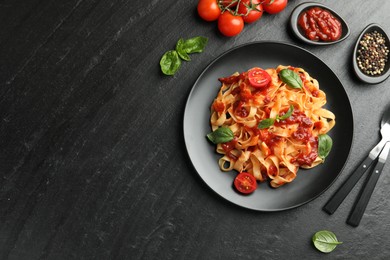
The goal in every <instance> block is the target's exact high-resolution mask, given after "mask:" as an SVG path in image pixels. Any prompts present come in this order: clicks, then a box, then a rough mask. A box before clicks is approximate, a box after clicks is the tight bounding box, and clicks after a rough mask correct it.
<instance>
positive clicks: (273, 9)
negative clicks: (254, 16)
mask: <svg viewBox="0 0 390 260" xmlns="http://www.w3.org/2000/svg"><path fill="white" fill-rule="evenodd" d="M287 2H288V0H274V1H272V0H265V1H264V3H263V8H264V11H266V12H267V13H269V14H277V13H280V12H281V11H283V10H284V8H286V6H287Z"/></svg>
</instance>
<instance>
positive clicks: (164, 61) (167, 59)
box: [160, 51, 181, 75]
mask: <svg viewBox="0 0 390 260" xmlns="http://www.w3.org/2000/svg"><path fill="white" fill-rule="evenodd" d="M180 65H181V60H180V58H179V56H178V54H177V52H176V51H167V52H166V53H165V54H164V55H163V56H162V57H161V60H160V67H161V71H162V72H163V73H164V74H165V75H173V74H175V73H176V71H177V70H178V69H179V68H180Z"/></svg>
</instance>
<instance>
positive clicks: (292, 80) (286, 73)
mask: <svg viewBox="0 0 390 260" xmlns="http://www.w3.org/2000/svg"><path fill="white" fill-rule="evenodd" d="M279 77H280V79H281V80H282V81H283V82H284V83H286V84H287V85H288V86H290V87H292V88H296V89H298V88H299V89H301V88H302V86H303V83H302V79H301V77H299V75H298V74H297V73H295V72H294V71H292V70H289V69H282V70H281V71H280V72H279Z"/></svg>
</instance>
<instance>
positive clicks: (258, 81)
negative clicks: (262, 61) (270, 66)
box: [248, 68, 271, 88]
mask: <svg viewBox="0 0 390 260" xmlns="http://www.w3.org/2000/svg"><path fill="white" fill-rule="evenodd" d="M248 80H249V83H250V84H251V86H252V87H255V88H264V87H267V86H268V85H269V83H270V82H271V76H270V75H269V74H268V72H267V71H265V70H263V69H261V68H253V69H251V70H250V71H249V72H248Z"/></svg>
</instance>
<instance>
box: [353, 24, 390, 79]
mask: <svg viewBox="0 0 390 260" xmlns="http://www.w3.org/2000/svg"><path fill="white" fill-rule="evenodd" d="M374 31H377V32H379V33H381V34H382V35H383V36H384V37H385V39H386V46H387V48H388V49H390V41H389V37H388V36H387V34H386V32H385V31H384V30H383V29H382V27H381V26H380V25H379V24H375V23H372V24H369V25H368V26H367V27H366V28H364V29H363V31H362V32H361V33H360V35H359V37H358V38H357V40H356V43H355V47H354V49H353V55H352V65H353V70H354V71H355V75H356V76H357V77H358V78H359V79H360V80H361V81H363V82H365V83H369V84H378V83H381V82H382V81H384V80H386V79H387V78H388V77H389V76H390V60H388V61H387V62H386V65H385V68H384V72H383V73H382V74H381V75H377V76H368V75H366V74H364V73H363V72H362V71H361V70H360V68H359V66H358V64H357V62H356V58H357V50H358V48H359V42H360V40H361V39H362V38H363V35H364V34H366V33H371V32H374Z"/></svg>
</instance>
